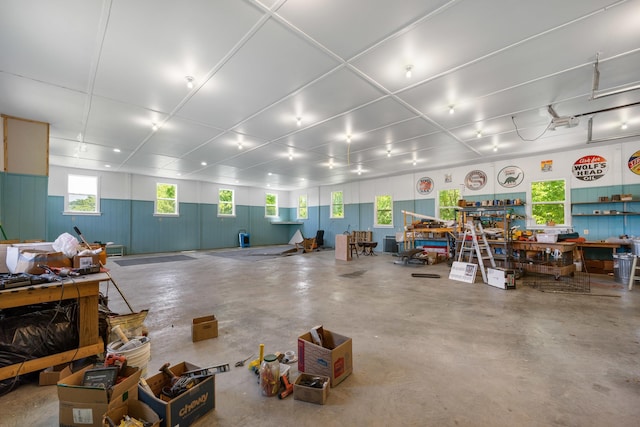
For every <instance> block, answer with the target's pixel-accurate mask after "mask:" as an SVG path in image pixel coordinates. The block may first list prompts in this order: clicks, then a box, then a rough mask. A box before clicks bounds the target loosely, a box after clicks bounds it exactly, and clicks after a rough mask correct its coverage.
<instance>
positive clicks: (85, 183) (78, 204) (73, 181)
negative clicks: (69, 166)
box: [65, 174, 100, 214]
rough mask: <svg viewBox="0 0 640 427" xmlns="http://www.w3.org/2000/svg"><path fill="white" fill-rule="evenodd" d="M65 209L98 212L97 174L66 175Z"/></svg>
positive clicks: (76, 211) (79, 211) (67, 210)
mask: <svg viewBox="0 0 640 427" xmlns="http://www.w3.org/2000/svg"><path fill="white" fill-rule="evenodd" d="M65 211H66V212H73V213H80V214H81V213H87V214H89V213H99V212H100V193H99V186H98V177H97V176H92V175H72V174H70V175H68V177H67V197H66V206H65Z"/></svg>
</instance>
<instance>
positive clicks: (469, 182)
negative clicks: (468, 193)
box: [464, 170, 487, 190]
mask: <svg viewBox="0 0 640 427" xmlns="http://www.w3.org/2000/svg"><path fill="white" fill-rule="evenodd" d="M486 184H487V174H486V173H484V172H482V171H481V170H473V171H471V172H469V173H468V174H467V176H465V177H464V185H465V186H466V187H467V188H468V189H469V190H480V189H481V188H482V187H484V186H485V185H486Z"/></svg>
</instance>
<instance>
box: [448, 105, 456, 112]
mask: <svg viewBox="0 0 640 427" xmlns="http://www.w3.org/2000/svg"><path fill="white" fill-rule="evenodd" d="M455 112H456V110H454V108H453V105H449V114H453V113H455Z"/></svg>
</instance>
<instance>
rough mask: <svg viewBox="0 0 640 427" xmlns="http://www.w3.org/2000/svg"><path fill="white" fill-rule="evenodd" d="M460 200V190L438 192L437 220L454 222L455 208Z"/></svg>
mask: <svg viewBox="0 0 640 427" xmlns="http://www.w3.org/2000/svg"><path fill="white" fill-rule="evenodd" d="M458 200H460V190H458V189H457V188H453V189H451V190H441V191H439V192H438V218H440V219H444V220H453V221H455V220H456V207H457V206H458Z"/></svg>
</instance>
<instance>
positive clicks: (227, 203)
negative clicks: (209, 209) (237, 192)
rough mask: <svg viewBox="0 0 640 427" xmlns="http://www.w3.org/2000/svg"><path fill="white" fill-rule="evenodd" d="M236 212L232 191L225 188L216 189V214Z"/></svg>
mask: <svg viewBox="0 0 640 427" xmlns="http://www.w3.org/2000/svg"><path fill="white" fill-rule="evenodd" d="M235 214H236V203H235V199H234V191H233V190H229V189H226V188H221V189H219V190H218V215H219V216H234V215H235Z"/></svg>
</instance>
